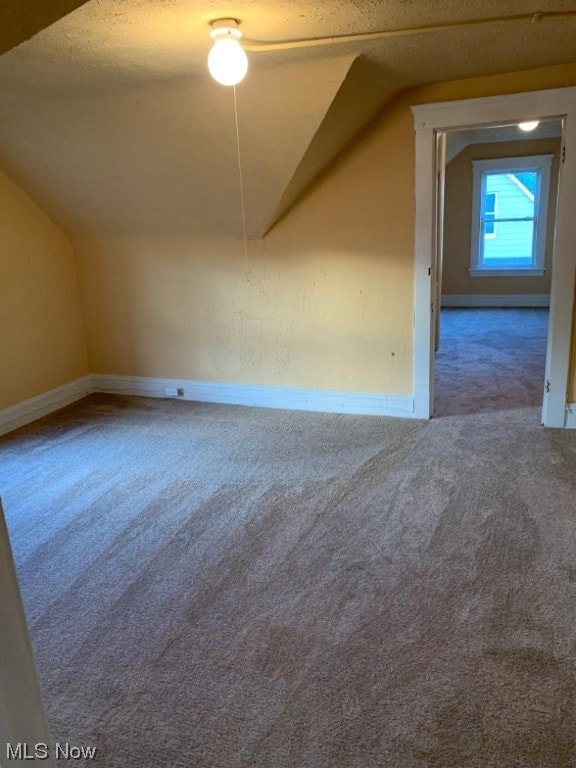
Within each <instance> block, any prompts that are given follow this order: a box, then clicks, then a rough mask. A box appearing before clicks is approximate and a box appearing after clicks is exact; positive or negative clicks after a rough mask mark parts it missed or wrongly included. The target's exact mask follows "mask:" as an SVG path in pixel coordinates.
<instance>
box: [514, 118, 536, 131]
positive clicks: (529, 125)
mask: <svg viewBox="0 0 576 768" xmlns="http://www.w3.org/2000/svg"><path fill="white" fill-rule="evenodd" d="M539 125H540V122H539V121H538V120H527V121H526V122H525V123H518V128H520V130H521V131H525V132H526V133H528V132H529V131H533V130H534V128H538V126H539Z"/></svg>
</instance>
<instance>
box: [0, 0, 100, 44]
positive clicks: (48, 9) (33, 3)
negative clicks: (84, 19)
mask: <svg viewBox="0 0 576 768" xmlns="http://www.w3.org/2000/svg"><path fill="white" fill-rule="evenodd" d="M85 2H86V0H50V2H49V3H47V2H46V0H27V2H22V0H2V3H1V4H0V54H2V53H6V51H9V50H11V49H12V48H15V47H16V46H17V45H20V43H23V42H24V41H25V40H28V39H29V38H31V37H32V36H33V35H36V34H37V33H38V32H40V31H41V30H43V29H45V28H46V27H48V26H50V25H51V24H53V23H54V22H55V21H58V19H61V18H62V17H63V16H66V14H68V13H70V12H71V11H73V10H75V9H76V8H79V7H80V6H81V5H84V3H85Z"/></svg>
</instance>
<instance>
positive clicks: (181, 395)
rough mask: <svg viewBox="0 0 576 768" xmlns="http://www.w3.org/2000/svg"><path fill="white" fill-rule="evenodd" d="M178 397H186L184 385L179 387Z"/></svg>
mask: <svg viewBox="0 0 576 768" xmlns="http://www.w3.org/2000/svg"><path fill="white" fill-rule="evenodd" d="M178 397H184V387H178Z"/></svg>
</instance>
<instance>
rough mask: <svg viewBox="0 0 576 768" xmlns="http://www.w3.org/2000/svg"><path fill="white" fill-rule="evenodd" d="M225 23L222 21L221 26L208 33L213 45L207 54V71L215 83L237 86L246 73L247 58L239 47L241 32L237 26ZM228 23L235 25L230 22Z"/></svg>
mask: <svg viewBox="0 0 576 768" xmlns="http://www.w3.org/2000/svg"><path fill="white" fill-rule="evenodd" d="M226 22H227V20H222V22H221V24H222V26H217V27H214V29H213V30H212V31H211V32H210V37H211V38H212V39H213V40H214V45H213V46H212V49H211V50H210V53H209V54H208V69H209V71H210V74H211V75H212V77H213V78H214V80H216V82H217V83H220V84H221V85H237V84H238V83H239V82H241V81H242V80H243V79H244V77H245V76H246V72H247V71H248V57H247V56H246V51H245V50H244V48H242V46H241V45H240V38H241V37H242V32H240V30H239V29H238V27H237V26H225V24H226ZM215 23H216V24H218V23H219V22H215ZM229 23H231V24H236V22H233V21H232V20H230V22H229Z"/></svg>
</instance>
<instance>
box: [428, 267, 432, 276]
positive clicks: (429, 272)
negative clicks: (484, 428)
mask: <svg viewBox="0 0 576 768" xmlns="http://www.w3.org/2000/svg"><path fill="white" fill-rule="evenodd" d="M428 274H429V275H431V274H432V267H428Z"/></svg>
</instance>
